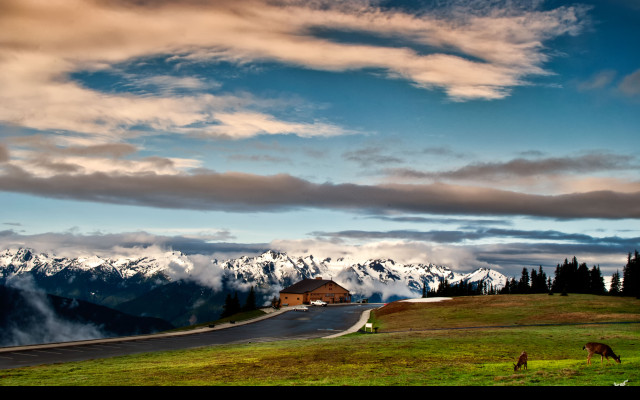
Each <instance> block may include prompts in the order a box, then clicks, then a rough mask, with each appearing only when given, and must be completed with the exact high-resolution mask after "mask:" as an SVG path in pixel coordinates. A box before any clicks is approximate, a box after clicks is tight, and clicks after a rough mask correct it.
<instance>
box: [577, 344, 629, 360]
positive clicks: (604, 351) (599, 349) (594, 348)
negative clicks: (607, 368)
mask: <svg viewBox="0 0 640 400" xmlns="http://www.w3.org/2000/svg"><path fill="white" fill-rule="evenodd" d="M582 350H586V351H587V352H589V355H588V356H587V365H591V356H592V355H594V354H600V365H603V364H604V358H605V357H606V358H607V363H608V362H609V357H611V358H613V359H614V360H616V362H617V363H618V364H620V356H617V355H616V353H614V352H613V350H611V347H609V346H607V345H606V344H604V343H593V342H589V343H587V344H585V345H584V346H582Z"/></svg>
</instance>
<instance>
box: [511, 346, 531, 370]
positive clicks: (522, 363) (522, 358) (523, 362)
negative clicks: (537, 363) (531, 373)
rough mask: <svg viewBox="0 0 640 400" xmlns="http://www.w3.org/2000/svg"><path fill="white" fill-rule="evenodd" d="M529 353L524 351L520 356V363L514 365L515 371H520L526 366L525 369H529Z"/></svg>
mask: <svg viewBox="0 0 640 400" xmlns="http://www.w3.org/2000/svg"><path fill="white" fill-rule="evenodd" d="M527 359H528V356H527V352H526V351H523V352H522V354H520V357H519V358H518V363H517V364H513V371H514V372H515V371H517V370H519V369H522V367H523V366H524V369H527Z"/></svg>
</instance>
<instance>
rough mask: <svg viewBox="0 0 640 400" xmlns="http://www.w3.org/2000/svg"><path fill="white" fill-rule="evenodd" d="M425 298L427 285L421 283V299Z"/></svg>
mask: <svg viewBox="0 0 640 400" xmlns="http://www.w3.org/2000/svg"><path fill="white" fill-rule="evenodd" d="M426 297H427V285H426V283H424V282H422V298H423V299H424V298H426Z"/></svg>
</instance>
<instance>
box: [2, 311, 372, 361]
mask: <svg viewBox="0 0 640 400" xmlns="http://www.w3.org/2000/svg"><path fill="white" fill-rule="evenodd" d="M379 306H380V305H379V304H352V305H337V306H328V307H309V311H307V312H301V311H286V312H282V313H274V314H273V315H271V316H269V317H268V318H264V319H262V320H259V321H255V322H252V323H243V324H240V323H238V324H233V325H231V324H226V325H225V326H219V327H215V328H213V329H201V330H198V331H194V332H193V333H189V334H185V333H181V334H176V335H166V334H165V335H145V336H133V337H128V338H114V339H105V340H92V341H83V342H70V343H59V344H50V345H41V346H22V347H2V348H0V369H10V368H19V367H25V366H32V365H41V364H53V363H64V362H69V361H82V360H89V359H97V358H107V357H114V356H121V355H127V354H135V353H147V352H154V351H165V350H178V349H187V348H194V347H202V346H211V345H220V344H228V343H249V342H253V343H255V342H267V341H276V340H290V339H311V338H320V337H328V336H333V335H335V334H339V333H342V332H345V331H347V332H348V331H349V330H350V329H351V330H353V328H355V329H357V328H360V327H361V326H362V325H364V322H363V321H362V320H361V318H362V316H363V314H364V315H367V314H366V312H367V311H369V310H371V309H374V308H377V307H379Z"/></svg>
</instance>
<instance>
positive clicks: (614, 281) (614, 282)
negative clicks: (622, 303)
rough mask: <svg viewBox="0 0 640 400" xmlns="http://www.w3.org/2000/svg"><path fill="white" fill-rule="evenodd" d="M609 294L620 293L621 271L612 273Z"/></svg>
mask: <svg viewBox="0 0 640 400" xmlns="http://www.w3.org/2000/svg"><path fill="white" fill-rule="evenodd" d="M609 294H610V295H612V296H619V295H620V272H619V271H617V270H616V272H614V273H613V275H611V285H610V286H609Z"/></svg>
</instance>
